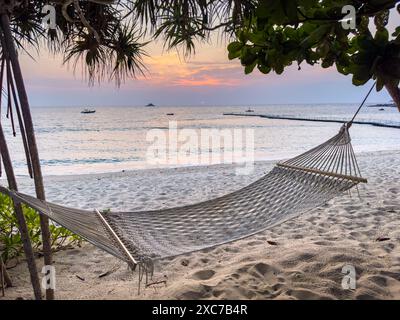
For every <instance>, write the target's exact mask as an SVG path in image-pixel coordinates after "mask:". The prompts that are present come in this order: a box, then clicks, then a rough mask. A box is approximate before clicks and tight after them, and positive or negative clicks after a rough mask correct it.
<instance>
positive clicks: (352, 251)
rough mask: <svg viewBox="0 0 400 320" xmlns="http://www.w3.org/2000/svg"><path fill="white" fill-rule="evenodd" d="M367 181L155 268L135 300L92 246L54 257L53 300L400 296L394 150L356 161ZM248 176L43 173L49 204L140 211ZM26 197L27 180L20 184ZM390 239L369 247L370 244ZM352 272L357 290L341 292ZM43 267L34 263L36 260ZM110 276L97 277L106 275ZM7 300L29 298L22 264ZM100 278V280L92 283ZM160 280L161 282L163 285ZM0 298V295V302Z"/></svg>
mask: <svg viewBox="0 0 400 320" xmlns="http://www.w3.org/2000/svg"><path fill="white" fill-rule="evenodd" d="M358 160H359V164H360V168H361V171H362V173H363V175H364V176H365V177H366V178H368V181H369V183H368V184H367V185H362V186H360V187H359V192H360V196H361V198H359V197H358V195H357V191H356V190H353V191H352V193H351V196H350V195H348V194H345V195H343V196H341V197H337V198H335V199H333V200H332V201H330V202H329V203H326V204H325V205H324V206H322V207H319V208H316V209H314V210H312V211H310V212H307V213H305V214H303V215H301V216H300V217H297V218H295V219H293V220H290V221H288V222H286V223H283V224H281V225H279V226H276V227H274V228H272V229H269V230H267V231H264V232H262V233H260V234H257V235H255V236H252V237H250V238H247V239H244V240H240V241H237V242H234V243H231V244H227V245H223V246H220V247H217V248H214V249H209V250H203V251H201V252H196V253H192V254H190V255H186V256H180V257H177V258H174V259H165V260H162V261H158V262H157V263H156V272H155V275H154V279H153V280H154V281H155V282H157V281H160V283H159V284H154V285H152V286H150V287H148V288H142V290H141V292H140V295H138V293H137V288H138V277H137V273H132V272H130V271H128V270H127V267H126V264H124V263H122V262H120V261H119V260H117V259H116V258H114V257H112V256H110V255H108V254H106V253H103V252H102V251H100V250H98V249H96V248H95V247H93V246H92V245H90V244H87V243H85V244H84V245H83V246H82V247H81V248H78V247H77V248H73V249H68V250H63V251H59V252H57V253H56V254H55V255H54V262H55V267H56V276H57V278H56V281H57V283H56V297H57V298H58V299H400V219H399V214H400V197H399V194H400V178H399V177H400V151H393V152H376V153H362V154H359V155H358ZM272 166H273V162H256V164H255V168H254V172H253V173H252V174H251V175H247V176H239V175H236V174H235V168H236V167H232V166H228V165H215V166H209V167H186V168H178V169H162V170H161V169H152V170H138V171H125V172H119V173H107V174H96V175H76V176H48V177H46V178H45V186H46V191H47V198H48V200H50V201H52V202H56V203H60V204H65V205H68V206H72V207H77V208H85V209H93V208H99V209H108V208H111V209H114V210H148V209H158V208H165V207H174V206H178V205H184V204H190V203H194V202H198V201H203V200H207V199H211V198H214V197H216V196H220V195H223V194H226V193H228V192H231V191H234V190H237V189H238V188H240V187H242V186H245V185H247V184H248V183H250V182H252V181H254V180H256V179H257V178H259V177H260V176H261V175H263V174H264V173H266V172H268V171H269V170H270V169H271V168H272ZM19 181H20V190H21V191H24V192H28V193H32V192H33V189H32V181H30V180H28V179H27V178H21V177H20V178H19ZM383 237H384V238H389V239H387V240H385V241H377V239H378V238H383ZM345 265H351V266H354V268H355V270H356V288H355V289H343V288H342V285H341V283H342V279H343V277H344V274H343V273H342V268H343V266H345ZM38 266H39V267H41V266H42V261H41V260H40V261H38ZM106 272H108V274H107V275H105V276H104V273H106ZM9 273H10V275H11V277H12V279H13V281H14V287H13V288H8V289H7V290H6V298H7V299H16V298H24V299H32V298H33V295H32V292H31V287H30V283H29V279H28V273H27V269H26V265H25V263H23V262H22V263H20V264H19V265H17V266H16V267H14V268H12V269H10V270H9ZM100 275H103V276H102V277H99V276H100ZM164 281H165V283H164ZM0 299H1V298H0Z"/></svg>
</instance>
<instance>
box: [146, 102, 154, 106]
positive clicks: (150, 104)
mask: <svg viewBox="0 0 400 320" xmlns="http://www.w3.org/2000/svg"><path fill="white" fill-rule="evenodd" d="M146 107H155V105H154V104H152V103H148V104H146Z"/></svg>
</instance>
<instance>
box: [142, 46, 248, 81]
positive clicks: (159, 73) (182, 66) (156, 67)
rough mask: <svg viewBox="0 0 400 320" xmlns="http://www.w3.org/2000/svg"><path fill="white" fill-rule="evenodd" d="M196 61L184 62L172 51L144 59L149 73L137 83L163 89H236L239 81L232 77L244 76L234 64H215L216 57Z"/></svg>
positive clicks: (225, 62) (236, 64) (238, 66)
mask: <svg viewBox="0 0 400 320" xmlns="http://www.w3.org/2000/svg"><path fill="white" fill-rule="evenodd" d="M207 58H208V59H206V60H202V61H199V59H195V58H193V59H192V60H190V61H183V60H182V59H180V57H179V55H178V54H177V53H174V52H170V53H164V54H163V55H157V56H154V55H153V56H151V57H149V58H147V59H146V60H145V64H146V65H147V66H148V69H149V74H148V76H147V77H145V78H141V79H140V80H144V81H147V82H149V83H151V84H152V85H162V86H183V87H197V86H235V85H238V84H239V80H238V79H237V77H236V76H233V74H236V75H239V74H241V73H243V71H242V70H241V67H240V65H239V64H238V63H237V62H229V61H223V62H218V61H215V60H216V59H215V57H214V58H213V57H211V58H210V57H207Z"/></svg>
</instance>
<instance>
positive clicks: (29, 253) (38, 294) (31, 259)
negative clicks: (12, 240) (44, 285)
mask: <svg viewBox="0 0 400 320" xmlns="http://www.w3.org/2000/svg"><path fill="white" fill-rule="evenodd" d="M0 152H1V156H2V158H3V164H4V170H5V172H6V175H7V180H8V185H9V187H10V189H11V190H17V181H16V179H15V175H14V170H13V167H12V163H11V159H10V153H9V152H8V147H7V143H6V139H5V137H4V132H3V127H2V125H1V123H0ZM14 209H15V215H16V217H17V221H18V227H19V232H20V234H21V239H22V244H23V247H24V252H25V257H26V261H27V263H28V269H29V273H30V276H31V282H32V287H33V293H34V295H35V298H36V299H37V300H41V299H42V291H41V289H40V282H39V276H38V272H37V267H36V263H35V256H34V254H33V249H32V244H31V241H30V239H29V233H28V227H27V225H26V221H25V217H24V214H23V211H22V206H21V204H20V203H16V202H14Z"/></svg>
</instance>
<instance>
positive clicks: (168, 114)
mask: <svg viewBox="0 0 400 320" xmlns="http://www.w3.org/2000/svg"><path fill="white" fill-rule="evenodd" d="M174 114H175V113H167V116H173V115H174Z"/></svg>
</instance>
